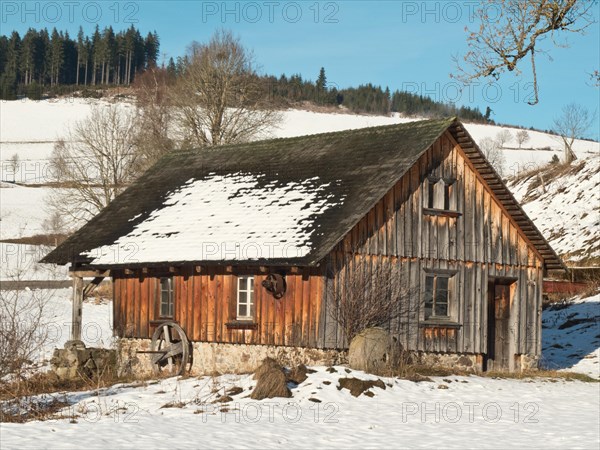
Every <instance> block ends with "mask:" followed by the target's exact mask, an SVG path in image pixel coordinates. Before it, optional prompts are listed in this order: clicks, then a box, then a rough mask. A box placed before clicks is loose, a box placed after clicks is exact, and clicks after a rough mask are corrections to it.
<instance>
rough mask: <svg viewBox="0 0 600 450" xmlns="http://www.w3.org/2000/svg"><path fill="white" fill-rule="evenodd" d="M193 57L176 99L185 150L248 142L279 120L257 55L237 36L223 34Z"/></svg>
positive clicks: (193, 50) (191, 54)
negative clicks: (257, 64)
mask: <svg viewBox="0 0 600 450" xmlns="http://www.w3.org/2000/svg"><path fill="white" fill-rule="evenodd" d="M188 53H189V54H188V58H187V60H188V64H187V66H186V67H185V68H184V72H183V73H182V74H181V75H180V76H179V77H178V80H177V83H176V85H175V87H174V89H173V91H172V96H171V99H172V103H173V105H174V107H175V114H176V120H177V126H178V129H179V131H180V133H181V139H180V141H181V142H182V146H183V147H206V146H212V145H221V144H229V143H238V142H244V141H248V140H250V139H252V138H253V137H255V136H260V135H263V134H266V133H267V132H269V131H270V130H271V129H272V127H273V126H275V125H276V124H277V123H278V122H279V120H280V114H279V113H278V112H277V111H275V110H273V109H272V107H271V105H270V104H269V102H268V95H267V94H268V93H267V92H265V89H264V85H263V84H262V83H260V81H259V79H258V77H257V76H256V69H255V66H254V58H253V55H252V53H251V52H249V51H248V50H247V49H246V48H244V47H243V46H242V44H241V42H240V41H239V39H238V38H235V37H234V36H233V35H232V34H231V33H230V32H228V31H223V30H221V31H218V32H217V33H216V34H215V35H213V37H212V38H211V40H210V42H209V43H208V44H206V45H202V44H198V43H194V44H192V45H191V46H190V49H189V52H188Z"/></svg>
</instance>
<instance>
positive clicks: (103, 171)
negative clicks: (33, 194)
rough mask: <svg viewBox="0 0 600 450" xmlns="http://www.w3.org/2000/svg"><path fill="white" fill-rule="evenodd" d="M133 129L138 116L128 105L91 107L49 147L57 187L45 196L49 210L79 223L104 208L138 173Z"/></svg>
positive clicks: (136, 130) (135, 129) (136, 124)
mask: <svg viewBox="0 0 600 450" xmlns="http://www.w3.org/2000/svg"><path fill="white" fill-rule="evenodd" d="M137 133H138V123H137V114H136V112H135V111H134V110H133V109H130V108H128V107H127V105H118V104H108V105H94V106H93V107H92V110H91V113H90V115H89V116H88V117H87V118H85V119H83V120H81V121H79V122H76V123H75V125H74V127H73V128H72V129H70V130H69V132H68V135H67V137H66V138H65V139H64V140H61V141H59V142H57V144H56V145H55V147H54V151H53V154H52V167H53V171H54V174H55V177H56V179H57V181H58V182H59V183H60V186H61V187H60V188H58V189H55V192H54V193H53V194H52V195H51V196H50V198H49V204H50V207H51V209H52V210H54V211H57V212H59V213H60V214H62V215H63V216H65V217H70V218H72V219H75V221H80V220H87V219H89V218H90V217H91V216H93V215H95V214H97V213H98V212H99V211H100V210H102V209H103V208H104V207H106V206H107V205H108V204H109V203H110V202H111V201H112V200H113V199H114V198H115V197H116V196H117V195H118V194H119V193H120V192H121V191H123V190H124V189H125V188H126V187H127V186H128V185H129V184H130V183H131V181H133V179H134V178H135V177H136V176H137V175H138V173H137V169H138V158H139V153H138V151H137V149H136V143H137V136H138V134H137Z"/></svg>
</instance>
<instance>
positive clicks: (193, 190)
mask: <svg viewBox="0 0 600 450" xmlns="http://www.w3.org/2000/svg"><path fill="white" fill-rule="evenodd" d="M261 178H264V175H262V176H261V175H254V174H244V173H233V174H229V175H216V174H211V175H209V176H208V177H206V178H204V179H200V180H196V179H193V178H192V179H190V180H188V181H187V182H186V183H185V184H184V185H183V186H182V187H181V188H179V189H177V190H175V191H174V192H173V193H171V194H170V195H169V196H168V197H167V199H166V201H165V203H164V205H163V207H161V208H159V209H156V210H155V211H153V212H152V213H151V214H150V215H149V216H148V217H147V218H146V219H145V220H144V221H142V222H141V223H138V224H137V225H136V226H135V228H134V229H133V230H132V231H131V232H130V233H128V234H127V235H125V236H122V237H121V238H119V239H118V240H117V241H116V242H115V243H114V244H113V245H110V246H102V247H98V248H95V249H93V250H91V251H88V252H85V254H86V255H87V256H89V257H91V258H92V261H91V262H90V264H94V265H102V264H125V263H136V262H147V263H153V262H162V261H164V262H171V261H197V260H201V261H248V260H260V259H288V258H297V257H303V256H306V255H307V254H308V252H309V251H310V249H311V236H312V234H313V233H315V232H316V231H315V229H314V228H313V225H314V221H315V218H316V217H318V216H319V215H320V214H322V213H323V212H324V211H325V210H327V209H328V208H330V207H331V206H333V205H335V204H336V203H337V202H332V201H331V200H332V197H333V195H331V194H329V195H327V194H326V193H325V192H324V190H325V188H326V187H328V186H329V185H330V183H322V182H319V177H313V178H310V179H307V180H303V181H300V182H294V181H292V182H288V183H286V184H283V185H279V183H276V182H268V183H267V184H264V183H262V181H264V180H261Z"/></svg>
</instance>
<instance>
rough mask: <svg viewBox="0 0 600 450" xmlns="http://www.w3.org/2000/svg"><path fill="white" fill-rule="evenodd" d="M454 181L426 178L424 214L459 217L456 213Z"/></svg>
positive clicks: (451, 179)
mask: <svg viewBox="0 0 600 450" xmlns="http://www.w3.org/2000/svg"><path fill="white" fill-rule="evenodd" d="M455 181H456V180H455V179H453V178H437V177H433V176H430V177H428V178H427V190H426V198H427V202H426V205H427V206H426V208H425V209H424V212H425V214H431V215H448V216H453V217H454V216H460V213H459V212H458V211H456V198H455V197H456V194H455V189H454V183H455Z"/></svg>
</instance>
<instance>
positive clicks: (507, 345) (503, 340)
mask: <svg viewBox="0 0 600 450" xmlns="http://www.w3.org/2000/svg"><path fill="white" fill-rule="evenodd" d="M517 281H518V278H514V277H488V282H487V292H486V297H485V304H486V308H487V309H486V314H485V320H486V322H485V327H486V352H485V354H484V355H483V365H482V370H483V371H488V370H498V371H512V370H514V348H515V342H514V341H515V339H514V333H512V332H511V331H512V328H513V327H512V321H513V317H514V314H513V301H514V295H515V292H516V287H517ZM499 286H502V287H503V289H504V291H505V292H506V294H507V298H506V299H505V301H506V302H507V305H505V306H506V308H507V313H506V315H505V317H503V318H501V320H503V321H504V324H503V325H501V327H502V330H501V335H502V336H498V333H497V331H498V327H497V320H498V319H499V318H497V317H496V313H497V310H496V303H497V302H498V301H499V298H500V297H499V296H498V289H497V288H498V287H499ZM500 346H501V347H502V348H500ZM498 354H499V355H501V357H502V356H503V358H502V359H503V362H502V361H497V360H496V357H497V355H498Z"/></svg>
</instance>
